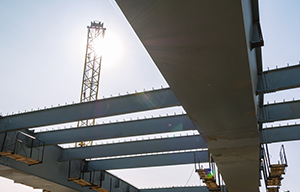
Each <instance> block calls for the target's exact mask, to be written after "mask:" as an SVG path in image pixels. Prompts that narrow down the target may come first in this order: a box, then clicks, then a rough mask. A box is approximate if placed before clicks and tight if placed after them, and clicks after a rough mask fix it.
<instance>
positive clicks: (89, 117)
mask: <svg viewBox="0 0 300 192" xmlns="http://www.w3.org/2000/svg"><path fill="white" fill-rule="evenodd" d="M117 3H118V5H119V6H120V8H121V9H122V11H123V12H124V14H125V16H126V18H127V19H128V21H129V23H130V24H131V25H132V27H133V28H134V30H135V32H136V33H137V35H138V37H139V38H140V40H141V41H142V43H143V44H144V46H145V48H146V49H147V51H148V52H149V54H150V55H151V57H152V58H153V60H154V62H155V63H156V65H157V66H158V68H159V69H160V71H161V72H162V74H163V75H164V77H165V78H166V80H167V81H168V84H169V85H170V88H167V89H160V90H153V91H147V92H143V93H136V94H130V95H123V96H117V97H112V98H103V99H100V100H98V98H97V92H98V84H99V77H100V76H99V75H100V66H101V56H100V55H97V54H94V49H95V46H94V42H93V40H94V39H95V38H96V36H98V37H99V36H102V35H103V34H104V30H105V29H104V28H103V25H102V23H92V24H91V26H90V27H91V29H90V28H88V30H92V28H93V31H94V32H95V33H94V32H91V33H88V45H87V52H86V66H85V69H84V76H83V87H82V94H81V103H78V104H69V105H65V106H58V107H53V108H48V109H43V110H38V111H32V112H26V113H20V114H14V115H7V116H0V138H1V140H0V142H1V143H2V145H3V144H5V145H4V146H5V147H7V146H8V148H9V147H12V146H13V145H12V146H10V145H7V143H9V144H10V143H18V145H19V144H20V143H22V147H23V148H24V150H23V152H25V153H24V154H22V155H23V156H24V157H22V158H23V159H26V158H27V156H28V155H27V154H30V150H31V149H33V148H34V147H43V146H44V144H45V147H44V148H43V152H44V156H43V159H42V160H39V161H38V164H36V165H32V166H27V165H26V164H25V163H24V162H21V161H19V160H20V159H21V158H19V156H18V155H20V154H18V153H20V151H18V150H15V151H9V150H7V151H3V150H2V149H1V151H0V152H6V153H2V154H6V156H5V155H2V156H1V157H0V164H1V165H0V175H1V176H4V177H8V178H11V179H14V180H16V181H17V182H20V183H25V184H27V185H30V186H34V187H39V188H43V189H45V190H47V191H56V192H63V191H64V192H73V191H83V192H87V191H92V190H98V191H99V190H100V191H101V190H102V191H120V192H121V191H124V192H129V191H132V192H137V191H139V192H181V191H182V190H186V191H203V192H206V191H208V189H207V188H206V187H203V186H202V187H201V186H198V187H172V188H153V189H137V188H136V187H135V186H133V185H132V184H130V183H127V182H126V181H125V180H126V178H125V180H123V179H120V178H118V177H116V176H114V175H112V174H110V173H109V172H107V171H105V170H113V169H126V168H142V167H153V166H167V165H180V164H191V163H195V156H197V158H198V160H199V161H200V162H201V163H203V162H209V161H211V157H213V160H214V161H215V162H216V164H217V165H218V170H219V171H220V172H221V174H222V178H223V179H224V180H225V183H226V187H227V188H228V191H230V192H238V191H245V192H252V191H257V190H258V186H259V180H260V179H261V178H260V176H259V175H260V165H261V156H260V152H261V151H260V146H261V145H262V144H263V145H267V144H268V143H273V142H281V141H291V140H300V137H299V131H300V126H299V125H297V124H296V125H287V126H279V127H272V128H266V129H264V128H262V125H263V124H264V123H267V122H274V121H280V120H291V119H297V118H300V109H299V106H300V101H299V100H296V101H289V102H282V103H274V104H265V105H264V104H263V103H264V102H263V97H264V95H265V94H268V93H270V92H274V91H280V90H288V89H292V88H298V87H300V79H299V75H297V74H298V73H299V69H300V68H299V65H297V66H291V67H286V68H282V69H276V70H271V71H262V64H261V50H260V46H262V45H263V38H262V34H261V30H260V25H259V17H258V4H257V1H232V2H230V3H228V2H220V5H219V6H216V4H215V3H213V2H211V1H207V2H204V1H203V2H202V1H190V2H189V3H186V2H183V1H180V0H170V1H163V2H161V1H156V0H153V1H145V2H143V3H141V2H140V1H138V0H117ZM128 5H130V6H128ZM229 9H230V10H232V11H231V12H230V14H229V12H228V10H229ZM136 10H140V11H138V12H137V11H136ZM181 10H189V11H186V12H184V13H183V14H180V15H179V14H178V13H179V12H181ZM154 11H155V12H156V14H151V13H153V12H154ZM199 18H206V19H203V20H199ZM187 20H189V21H190V22H186V21H187ZM228 21H230V22H231V23H234V25H232V26H231V27H228ZM166 24H167V25H166ZM178 24H180V25H178ZM96 28H99V30H98V29H97V30H98V31H97V30H94V29H96ZM158 29H159V30H158ZM180 29H182V30H180ZM96 33H97V34H96ZM170 34H172V35H170ZM91 35H93V36H91ZM174 43H175V44H174ZM179 77H180V78H179ZM172 106H183V107H184V109H185V111H186V112H187V114H180V115H178V114H174V115H172V116H165V117H156V118H148V119H147V118H145V119H138V120H130V121H119V122H114V123H106V124H103V123H102V124H95V120H94V119H95V118H102V117H111V116H116V115H123V114H129V113H135V112H142V111H147V110H153V109H162V108H167V107H172ZM72 122H73V123H76V122H79V127H75V128H70V129H62V130H55V131H44V132H34V128H40V127H43V126H51V125H57V124H62V123H72ZM83 126H84V127H83ZM30 128H32V129H30ZM28 129H30V130H31V131H30V130H28ZM188 130H197V131H198V133H199V134H195V135H180V132H181V131H188ZM19 131H21V132H22V133H24V134H22V133H21V134H22V136H23V135H25V136H26V137H22V138H19V137H14V142H11V141H12V140H11V141H9V142H8V141H7V140H6V137H5V135H13V136H15V135H17V134H18V133H19ZM160 133H169V134H170V133H174V136H168V137H167V138H163V137H162V138H156V137H152V138H150V137H149V135H151V134H152V135H153V134H160ZM132 136H147V137H149V139H146V140H143V139H142V140H127V141H124V142H115V143H106V144H97V145H94V146H86V147H82V148H62V147H60V146H58V144H65V143H74V142H75V143H76V142H82V141H84V142H85V141H94V140H104V139H120V140H121V139H124V138H126V137H132ZM16 138H17V139H16ZM34 140H38V141H41V142H42V144H40V143H35V142H33V141H34ZM5 147H1V148H5ZM8 152H9V153H8ZM0 154H1V153H0ZM7 154H8V155H7ZM17 156H18V158H19V160H17ZM11 157H15V159H14V158H11ZM31 157H32V156H31ZM32 159H34V157H33V158H32ZM27 161H28V162H29V161H30V162H31V161H32V162H33V160H31V159H30V160H28V159H27ZM73 164H74V165H76V164H79V165H84V166H79V167H78V166H77V167H76V166H75V168H76V169H78V168H79V169H78V170H76V171H79V172H78V174H77V172H76V174H77V175H76V174H75V176H74V175H73V174H74V172H72V170H71V169H70V165H73ZM93 174H98V175H97V180H94V178H96V177H94V175H93ZM99 174H100V176H99ZM86 175H89V176H86ZM77 176H78V177H77ZM83 176H86V177H83ZM98 176H99V178H98ZM87 178H89V179H87ZM90 178H92V179H90ZM68 180H69V181H68ZM269 180H270V179H269ZM94 181H95V182H94ZM82 185H86V186H87V187H82Z"/></svg>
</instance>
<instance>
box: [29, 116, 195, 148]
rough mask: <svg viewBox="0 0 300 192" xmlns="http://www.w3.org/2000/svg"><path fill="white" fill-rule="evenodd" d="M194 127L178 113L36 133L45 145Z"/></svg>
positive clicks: (187, 118) (183, 129)
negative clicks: (176, 114) (175, 114)
mask: <svg viewBox="0 0 300 192" xmlns="http://www.w3.org/2000/svg"><path fill="white" fill-rule="evenodd" d="M192 129H194V125H193V123H192V122H191V120H190V119H189V117H188V116H187V115H178V116H169V117H161V118H153V119H144V120H137V121H127V122H119V123H111V124H104V125H95V126H89V127H81V128H74V129H64V130H58V131H49V132H41V133H36V134H35V137H36V138H37V139H39V140H42V141H44V142H45V145H55V144H61V143H71V142H78V141H91V140H100V139H112V138H119V137H129V136H138V135H146V134H156V133H165V132H176V131H185V130H192Z"/></svg>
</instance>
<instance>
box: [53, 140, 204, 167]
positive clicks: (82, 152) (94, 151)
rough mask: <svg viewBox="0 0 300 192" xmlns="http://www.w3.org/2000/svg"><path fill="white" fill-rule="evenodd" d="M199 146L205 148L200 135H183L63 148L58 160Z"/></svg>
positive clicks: (195, 147) (197, 147)
mask: <svg viewBox="0 0 300 192" xmlns="http://www.w3.org/2000/svg"><path fill="white" fill-rule="evenodd" d="M199 148H207V146H206V144H205V142H204V141H203V139H202V138H201V136H199V135H196V136H185V137H175V138H164V139H154V140H145V141H134V142H125V143H116V144H107V145H97V146H90V147H82V148H81V147H79V148H72V149H65V150H64V151H63V153H62V156H61V158H59V161H69V160H76V159H90V158H99V157H111V156H122V155H132V154H144V153H155V152H165V151H176V150H188V149H199Z"/></svg>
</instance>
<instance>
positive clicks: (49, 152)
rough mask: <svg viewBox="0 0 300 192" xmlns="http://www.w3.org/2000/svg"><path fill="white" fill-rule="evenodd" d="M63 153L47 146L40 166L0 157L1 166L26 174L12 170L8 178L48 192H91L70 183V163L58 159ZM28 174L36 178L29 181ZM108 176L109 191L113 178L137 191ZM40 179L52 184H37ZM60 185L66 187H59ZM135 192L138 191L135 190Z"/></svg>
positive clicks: (106, 181) (132, 187) (54, 147)
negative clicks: (27, 164)
mask: <svg viewBox="0 0 300 192" xmlns="http://www.w3.org/2000/svg"><path fill="white" fill-rule="evenodd" d="M61 152H62V149H61V148H60V147H57V146H46V147H45V156H44V161H43V163H42V164H38V165H34V166H26V164H24V163H22V162H18V161H15V160H13V159H9V158H6V157H0V165H1V164H2V165H5V166H6V167H7V168H12V169H15V170H18V171H21V172H22V173H24V174H23V175H22V174H21V173H14V172H13V171H12V170H10V171H9V172H12V173H11V174H10V175H9V174H7V175H4V176H7V177H9V178H11V179H13V180H16V181H19V182H21V180H24V179H25V181H22V182H23V183H25V184H29V185H32V186H34V187H38V188H42V189H46V190H48V191H55V192H66V191H68V192H69V191H70V192H71V191H72V192H74V191H82V192H90V191H91V190H90V189H89V188H82V187H81V186H80V185H78V184H75V183H74V182H71V181H68V168H69V163H68V162H58V161H57V157H58V156H59V155H60V154H61ZM0 170H1V167H0ZM27 174H29V175H33V176H35V178H34V179H30V180H29V179H28V178H26V175H27ZM0 175H1V173H0ZM107 176H108V177H107V179H105V180H104V181H103V186H104V187H105V188H106V189H107V190H109V186H110V178H113V180H114V181H116V180H120V182H122V185H123V188H124V187H125V188H127V186H128V187H130V188H131V189H136V188H135V187H134V186H132V185H130V184H128V183H126V182H124V181H122V180H121V179H118V178H117V177H115V176H114V175H112V174H108V175H107ZM38 178H40V179H43V180H46V181H47V182H50V184H49V183H48V185H44V183H43V182H40V183H38V182H35V180H38ZM56 184H58V185H56ZM59 185H60V186H64V187H59ZM133 191H137V190H133Z"/></svg>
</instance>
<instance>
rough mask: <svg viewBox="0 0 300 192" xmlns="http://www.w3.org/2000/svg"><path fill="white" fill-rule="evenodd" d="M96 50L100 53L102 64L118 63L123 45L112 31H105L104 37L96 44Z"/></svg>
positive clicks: (111, 64) (113, 64) (109, 65)
mask: <svg viewBox="0 0 300 192" xmlns="http://www.w3.org/2000/svg"><path fill="white" fill-rule="evenodd" d="M96 51H97V52H99V53H100V54H101V55H102V64H104V65H105V66H107V67H111V66H115V65H116V64H117V63H120V57H121V55H122V52H123V47H122V43H121V40H120V38H119V37H118V36H117V35H116V34H115V33H113V32H112V31H105V35H104V38H103V39H101V40H99V42H97V44H96Z"/></svg>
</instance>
